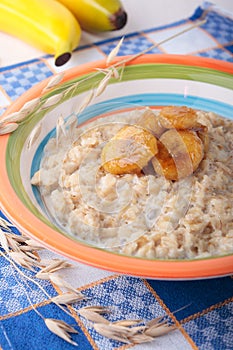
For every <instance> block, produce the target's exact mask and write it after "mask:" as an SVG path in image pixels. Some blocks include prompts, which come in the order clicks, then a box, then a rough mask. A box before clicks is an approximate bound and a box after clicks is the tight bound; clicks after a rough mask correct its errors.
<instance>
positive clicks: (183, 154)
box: [152, 129, 204, 180]
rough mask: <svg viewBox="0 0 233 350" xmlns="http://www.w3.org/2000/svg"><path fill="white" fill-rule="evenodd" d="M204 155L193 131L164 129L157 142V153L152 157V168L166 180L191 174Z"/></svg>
mask: <svg viewBox="0 0 233 350" xmlns="http://www.w3.org/2000/svg"><path fill="white" fill-rule="evenodd" d="M203 156H204V146H203V143H202V141H201V139H200V138H199V137H198V136H197V134H196V132H195V131H190V130H179V131H177V130H175V129H171V130H168V131H166V132H165V133H164V134H163V135H162V136H161V138H160V140H159V142H158V153H157V154H156V156H155V157H154V158H153V159H152V164H153V167H154V170H155V172H156V173H158V174H159V175H163V176H164V177H165V178H166V179H168V180H178V179H182V178H185V177H186V176H189V175H191V174H192V173H193V172H194V171H195V170H196V169H197V168H198V165H199V164H200V162H201V160H202V159H203Z"/></svg>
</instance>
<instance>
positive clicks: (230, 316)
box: [0, 2, 233, 350]
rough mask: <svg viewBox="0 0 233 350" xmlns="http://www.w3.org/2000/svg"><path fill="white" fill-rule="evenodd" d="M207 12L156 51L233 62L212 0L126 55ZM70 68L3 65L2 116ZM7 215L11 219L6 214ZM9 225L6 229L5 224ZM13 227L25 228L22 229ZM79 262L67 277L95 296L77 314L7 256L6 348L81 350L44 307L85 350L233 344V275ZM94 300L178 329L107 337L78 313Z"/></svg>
mask: <svg viewBox="0 0 233 350" xmlns="http://www.w3.org/2000/svg"><path fill="white" fill-rule="evenodd" d="M203 17H205V18H206V19H207V21H206V23H205V24H204V25H203V26H202V27H201V28H196V29H194V30H192V31H191V32H188V33H186V34H184V35H182V36H180V37H178V38H177V39H175V40H174V41H170V42H167V43H165V44H164V45H160V46H158V47H157V48H155V49H154V50H152V51H151V52H150V53H168V54H189V55H196V56H203V57H212V58H216V59H219V60H222V61H228V62H232V63H233V15H231V14H228V13H226V12H225V11H224V10H222V9H219V8H217V7H216V6H214V5H212V4H210V3H207V2H206V3H204V4H203V6H202V7H199V8H197V9H196V10H195V12H194V14H193V16H192V17H191V18H188V19H184V20H181V21H179V22H177V23H173V24H170V25H167V26H164V27H160V28H151V29H149V30H146V31H141V32H139V33H131V34H128V35H126V36H125V40H124V42H123V45H122V46H121V48H120V52H119V55H129V54H135V53H137V52H140V51H142V50H144V49H146V48H148V47H149V46H151V45H152V44H153V43H158V42H161V41H162V40H163V39H165V38H167V37H169V36H171V35H173V34H175V33H176V32H178V31H181V30H183V29H185V28H186V27H187V26H190V24H191V23H193V21H195V20H197V19H199V18H203ZM118 41H119V38H114V39H108V40H105V41H101V42H98V43H95V44H93V45H89V46H85V47H79V48H78V49H77V50H76V51H75V52H74V54H73V57H72V59H71V61H70V62H69V63H68V65H66V67H65V68H70V67H72V66H76V65H77V64H81V63H84V62H88V61H94V60H98V59H102V58H105V57H106V55H108V54H109V52H110V51H111V49H112V48H113V47H115V46H116V44H117V43H118ZM62 69H64V68H61V67H60V68H57V67H55V66H54V64H53V58H52V57H51V56H47V55H46V56H44V57H41V58H39V59H35V60H32V61H28V62H22V63H20V64H17V65H15V66H10V67H4V68H0V115H1V114H3V112H4V111H5V110H6V109H7V107H8V106H9V105H10V104H11V102H13V101H15V100H16V99H17V98H18V97H19V96H21V95H22V93H24V92H25V91H27V90H28V89H30V88H31V87H32V86H33V85H35V84H36V83H38V82H40V81H42V80H44V79H45V78H47V77H49V76H52V75H53V74H55V73H57V72H60V71H61V70H62ZM232 84H233V80H232ZM0 208H1V207H0ZM0 215H1V217H4V215H3V214H2V213H1V212H0ZM1 229H2V230H4V229H3V228H2V227H1ZM12 231H13V232H16V233H19V232H18V231H17V229H16V228H14V227H12ZM0 234H1V231H0ZM0 251H1V248H0ZM40 255H41V257H42V258H49V259H51V258H55V257H58V255H57V254H55V253H52V252H50V251H48V250H46V249H45V250H43V251H41V253H40ZM74 265H75V267H74V268H73V269H71V270H69V271H68V272H66V275H65V278H66V280H67V281H68V282H69V283H70V284H72V286H73V287H74V288H77V289H79V290H80V291H81V292H82V293H83V294H84V295H85V296H87V297H88V299H87V300H85V301H81V302H79V303H78V304H75V305H72V306H71V307H70V311H71V313H73V315H74V319H73V318H71V317H70V316H68V315H67V314H66V313H64V312H63V311H62V310H60V309H59V308H58V307H57V306H56V305H54V304H53V303H52V302H51V301H50V299H49V298H48V296H50V297H52V296H55V295H57V293H59V290H58V288H57V287H56V286H55V285H52V284H51V283H50V282H48V281H47V280H40V285H41V287H42V288H39V287H38V286H37V285H36V284H34V283H32V282H30V280H29V279H27V278H25V277H23V276H22V275H21V274H20V273H19V272H18V271H16V270H15V269H14V268H13V267H12V265H11V264H10V263H9V262H8V261H7V260H6V259H5V258H4V257H3V256H0V349H1V350H18V349H19V350H21V349H24V350H29V349H30V350H34V349H43V350H44V349H49V350H53V349H54V350H55V349H56V350H58V349H59V350H62V349H67V350H68V349H75V347H74V346H73V345H71V344H68V343H67V342H65V341H64V340H62V339H61V338H59V337H58V336H56V335H54V334H53V333H51V332H50V331H49V330H48V329H47V328H46V327H45V324H44V322H43V319H42V318H41V317H40V316H39V315H38V312H39V314H41V315H43V317H49V318H55V319H62V320H64V321H66V322H67V323H69V324H71V325H75V328H76V329H77V330H78V333H77V334H74V335H73V336H72V338H73V340H74V341H76V342H77V343H78V344H79V345H78V348H79V349H81V350H89V349H94V350H113V349H115V350H116V349H118V350H123V349H128V348H133V349H134V350H152V349H153V350H156V349H157V350H188V349H200V350H230V349H233V330H232V324H233V277H232V276H228V277H224V278H213V279H208V280H196V281H159V280H145V279H141V278H134V277H130V276H121V275H117V274H113V273H111V272H108V271H103V270H99V269H96V268H93V267H90V266H85V265H83V264H80V263H74ZM23 272H24V274H26V276H27V277H29V278H31V279H33V278H34V274H33V273H32V272H31V271H29V270H27V269H23ZM88 305H102V306H110V307H111V309H112V313H111V315H109V316H108V317H109V319H110V320H111V321H115V320H119V319H143V320H150V319H153V318H155V317H157V316H161V315H168V316H169V317H171V319H173V321H174V322H175V323H176V325H177V326H178V328H177V330H175V331H173V332H171V333H169V334H167V335H165V336H161V337H158V338H156V339H155V340H154V341H153V342H152V343H148V344H141V345H139V344H138V345H134V346H133V347H132V346H131V345H124V344H123V343H121V342H118V341H114V340H111V339H108V338H106V337H103V336H101V335H99V334H98V333H97V332H96V331H95V330H94V329H93V327H91V325H90V323H89V322H87V321H86V320H85V319H84V318H83V317H82V316H81V315H79V314H78V313H77V312H76V310H77V309H78V308H80V307H83V306H88ZM183 306H186V307H185V308H183ZM37 311H38V312H37Z"/></svg>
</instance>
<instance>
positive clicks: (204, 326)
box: [184, 302, 233, 350]
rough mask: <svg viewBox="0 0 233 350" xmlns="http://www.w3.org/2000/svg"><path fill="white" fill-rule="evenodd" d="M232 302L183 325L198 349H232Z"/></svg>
mask: <svg viewBox="0 0 233 350" xmlns="http://www.w3.org/2000/svg"><path fill="white" fill-rule="evenodd" d="M232 315H233V302H230V303H229V304H227V305H224V306H223V307H221V308H220V309H217V310H213V311H210V312H208V313H206V314H204V315H203V316H201V317H197V318H196V319H194V320H191V321H190V322H188V323H186V324H185V325H184V329H185V331H186V332H187V333H188V334H189V335H190V336H191V337H192V339H195V343H196V344H197V346H198V349H199V350H212V349H225V350H231V349H232V337H231V334H232Z"/></svg>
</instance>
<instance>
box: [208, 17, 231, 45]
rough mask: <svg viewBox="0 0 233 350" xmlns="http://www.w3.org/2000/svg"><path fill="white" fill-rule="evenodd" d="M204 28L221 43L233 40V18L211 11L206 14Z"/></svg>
mask: <svg viewBox="0 0 233 350" xmlns="http://www.w3.org/2000/svg"><path fill="white" fill-rule="evenodd" d="M206 19H207V21H206V23H205V24H204V25H203V29H204V30H206V31H207V33H209V34H210V35H211V36H212V37H213V38H215V39H216V41H217V42H218V43H220V44H221V45H225V44H228V43H230V42H232V40H233V20H232V19H231V18H228V17H223V16H221V15H219V14H217V13H216V12H209V13H208V14H207V16H206Z"/></svg>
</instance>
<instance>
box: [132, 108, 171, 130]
mask: <svg viewBox="0 0 233 350" xmlns="http://www.w3.org/2000/svg"><path fill="white" fill-rule="evenodd" d="M137 124H138V125H140V126H141V127H143V128H145V129H147V130H149V131H150V132H151V133H152V134H153V135H155V136H156V137H160V136H161V135H162V133H163V132H164V131H165V130H166V129H165V128H164V127H163V126H162V125H161V124H160V122H159V118H158V117H157V116H156V115H155V114H154V113H153V111H152V110H151V109H149V108H147V109H146V110H145V112H144V113H143V114H142V115H141V117H140V118H139V119H138V122H137Z"/></svg>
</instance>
